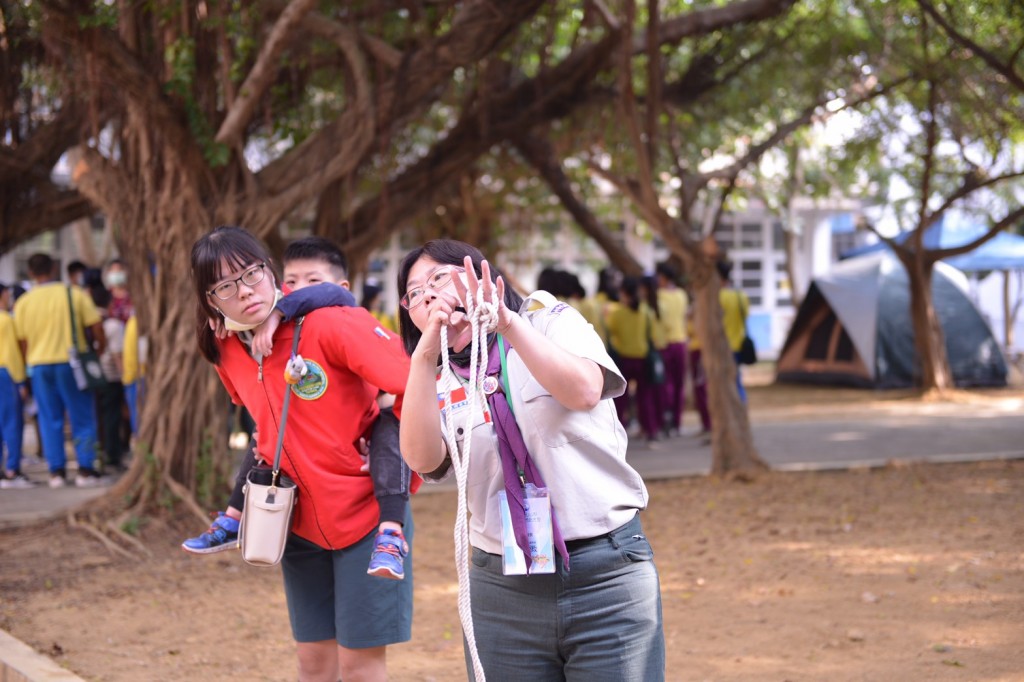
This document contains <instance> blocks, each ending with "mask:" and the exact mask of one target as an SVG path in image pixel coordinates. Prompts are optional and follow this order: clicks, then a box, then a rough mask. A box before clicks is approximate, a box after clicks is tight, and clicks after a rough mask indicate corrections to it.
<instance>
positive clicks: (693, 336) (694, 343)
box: [686, 315, 700, 352]
mask: <svg viewBox="0 0 1024 682" xmlns="http://www.w3.org/2000/svg"><path fill="white" fill-rule="evenodd" d="M686 334H687V335H688V336H689V337H690V342H689V343H688V344H687V345H686V350H688V351H690V352H693V351H695V350H700V337H699V336H697V323H696V322H695V321H694V319H693V316H692V315H691V316H690V317H687V318H686Z"/></svg>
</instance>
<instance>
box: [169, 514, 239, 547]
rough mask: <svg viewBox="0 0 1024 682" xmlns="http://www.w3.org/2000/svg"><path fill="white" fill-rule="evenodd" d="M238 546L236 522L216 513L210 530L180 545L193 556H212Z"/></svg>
mask: <svg viewBox="0 0 1024 682" xmlns="http://www.w3.org/2000/svg"><path fill="white" fill-rule="evenodd" d="M237 546H238V520H237V519H233V518H231V517H230V516H227V515H225V514H224V512H217V518H216V519H214V520H213V525H211V526H210V529H209V530H208V531H206V532H205V533H203V534H202V535H199V536H197V537H194V538H189V539H188V540H185V542H183V543H181V548H182V549H183V550H185V551H186V552H192V553H193V554H213V553H214V552H223V551H224V550H226V549H235V548H236V547H237Z"/></svg>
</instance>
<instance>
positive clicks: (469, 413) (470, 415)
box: [441, 286, 498, 682]
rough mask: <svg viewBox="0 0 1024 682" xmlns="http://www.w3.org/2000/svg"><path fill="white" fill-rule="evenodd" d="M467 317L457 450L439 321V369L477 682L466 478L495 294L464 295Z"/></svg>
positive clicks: (464, 617)
mask: <svg viewBox="0 0 1024 682" xmlns="http://www.w3.org/2000/svg"><path fill="white" fill-rule="evenodd" d="M466 317H467V318H468V319H469V323H470V329H471V330H472V340H471V342H470V344H471V345H470V354H469V377H470V382H469V406H468V407H469V409H467V410H466V419H465V426H464V427H463V434H464V437H463V439H462V442H463V444H464V445H463V448H462V451H461V452H460V451H459V447H458V441H457V440H456V438H455V434H456V428H455V418H454V415H453V412H454V411H453V410H452V392H451V387H453V386H459V385H460V381H459V379H458V377H456V376H455V373H454V372H452V369H451V365H449V363H448V326H447V325H441V373H442V376H443V377H444V385H445V386H448V387H449V389H448V390H447V391H446V392H445V398H444V402H445V407H446V409H445V419H444V427H443V428H442V431H443V432H444V440H445V443H446V444H447V445H448V453H449V454H450V455H451V458H452V467H453V468H454V469H455V482H456V487H457V488H458V493H459V494H458V507H457V511H456V515H455V570H456V574H457V575H458V578H459V620H461V621H462V632H463V634H465V636H466V646H467V647H468V648H469V654H470V658H471V659H472V661H473V676H474V677H475V679H476V682H485V677H484V668H483V666H482V665H481V664H480V655H479V654H478V653H477V650H476V635H475V634H474V632H473V613H472V610H471V609H470V597H469V523H468V507H467V504H466V479H467V475H468V473H469V454H470V449H471V445H472V443H473V438H472V434H473V420H474V417H475V415H476V410H477V408H478V407H479V408H480V409H481V410H483V409H486V401H487V397H486V396H485V395H484V392H483V386H482V384H483V380H484V375H485V374H486V371H487V355H488V353H487V335H488V334H489V333H490V332H492V331H494V329H495V328H496V327H497V324H498V297H497V294H496V293H492V295H491V300H490V301H487V300H485V299H484V288H483V286H480V287H479V288H478V289H477V292H476V296H475V298H474V297H473V296H467V297H466Z"/></svg>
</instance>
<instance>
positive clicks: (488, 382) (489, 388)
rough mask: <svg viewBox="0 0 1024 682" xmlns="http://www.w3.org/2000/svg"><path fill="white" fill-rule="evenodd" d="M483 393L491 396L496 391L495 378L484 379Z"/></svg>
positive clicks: (496, 381) (496, 379) (496, 380)
mask: <svg viewBox="0 0 1024 682" xmlns="http://www.w3.org/2000/svg"><path fill="white" fill-rule="evenodd" d="M483 389H484V393H485V394H487V395H491V394H492V393H494V392H495V391H497V390H498V378H497V377H484V383H483Z"/></svg>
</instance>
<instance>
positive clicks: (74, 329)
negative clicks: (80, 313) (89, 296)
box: [64, 287, 78, 350]
mask: <svg viewBox="0 0 1024 682" xmlns="http://www.w3.org/2000/svg"><path fill="white" fill-rule="evenodd" d="M64 291H66V292H67V294H68V312H69V313H71V347H72V348H74V349H75V350H78V325H76V324H75V304H74V302H73V301H72V300H71V287H66V288H65V289H64Z"/></svg>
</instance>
